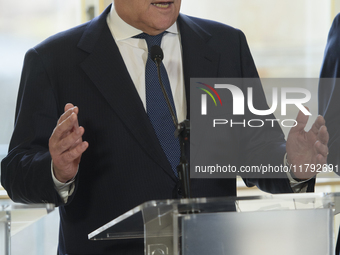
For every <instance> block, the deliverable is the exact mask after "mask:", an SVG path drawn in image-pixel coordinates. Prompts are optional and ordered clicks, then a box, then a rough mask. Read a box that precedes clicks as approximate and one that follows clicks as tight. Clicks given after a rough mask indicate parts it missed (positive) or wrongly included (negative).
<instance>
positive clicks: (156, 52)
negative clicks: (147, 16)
mask: <svg viewBox="0 0 340 255" xmlns="http://www.w3.org/2000/svg"><path fill="white" fill-rule="evenodd" d="M150 57H151V59H152V60H153V61H154V62H155V63H156V66H157V73H158V80H159V83H160V84H161V89H162V92H163V95H164V98H165V101H166V104H167V105H168V108H169V111H170V114H171V118H172V121H173V122H174V125H175V127H176V129H178V120H177V116H176V114H175V111H174V110H173V108H172V105H171V103H170V99H169V96H168V94H167V92H166V90H165V87H164V85H163V82H162V76H161V68H160V67H161V63H162V60H163V58H164V54H163V50H162V48H161V47H159V46H158V45H153V46H152V47H151V49H150Z"/></svg>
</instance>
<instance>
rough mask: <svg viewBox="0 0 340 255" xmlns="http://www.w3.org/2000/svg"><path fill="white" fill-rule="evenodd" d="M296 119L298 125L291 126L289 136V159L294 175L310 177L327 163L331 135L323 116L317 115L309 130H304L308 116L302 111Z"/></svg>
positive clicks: (301, 177)
mask: <svg viewBox="0 0 340 255" xmlns="http://www.w3.org/2000/svg"><path fill="white" fill-rule="evenodd" d="M296 121H297V125H296V126H295V127H293V128H291V130H290V132H289V134H288V138H287V144H286V150H287V159H288V162H289V164H290V165H291V173H292V174H293V177H295V178H298V179H309V178H312V177H313V176H315V175H316V174H317V173H318V172H321V171H322V167H325V166H326V164H327V155H328V146H327V143H328V139H329V135H328V131H327V128H326V126H325V119H324V118H323V117H322V116H318V117H317V119H316V120H315V122H314V124H313V126H312V128H311V129H310V130H309V131H308V132H306V131H305V130H304V129H305V127H306V124H307V121H308V116H306V115H304V114H303V113H302V112H301V111H300V112H299V113H298V116H297V118H296Z"/></svg>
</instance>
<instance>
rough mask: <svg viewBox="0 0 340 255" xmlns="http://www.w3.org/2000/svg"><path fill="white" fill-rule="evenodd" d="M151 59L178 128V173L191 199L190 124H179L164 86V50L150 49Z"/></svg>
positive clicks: (183, 187)
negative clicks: (188, 152)
mask: <svg viewBox="0 0 340 255" xmlns="http://www.w3.org/2000/svg"><path fill="white" fill-rule="evenodd" d="M150 57H151V59H152V60H153V61H154V62H155V63H156V66H157V73H158V80H159V83H160V85H161V89H162V92H163V95H164V98H165V101H166V104H167V105H168V108H169V110H170V113H171V117H172V120H173V122H174V125H175V127H176V131H175V134H174V135H175V136H176V137H178V138H179V142H180V147H181V159H180V163H179V165H178V166H177V172H178V177H179V179H180V182H181V186H182V189H183V197H184V198H191V188H190V186H191V185H190V173H189V164H188V162H187V159H186V155H185V151H186V149H185V141H187V139H188V136H189V135H188V134H189V132H190V124H189V121H188V120H185V121H183V122H182V123H180V124H178V120H177V116H176V114H175V112H174V110H173V108H172V105H171V103H170V99H169V96H168V94H167V92H166V90H165V87H164V85H163V82H162V76H161V68H160V67H161V63H162V60H163V58H164V55H163V50H162V49H161V47H159V46H158V45H153V46H152V47H151V49H150Z"/></svg>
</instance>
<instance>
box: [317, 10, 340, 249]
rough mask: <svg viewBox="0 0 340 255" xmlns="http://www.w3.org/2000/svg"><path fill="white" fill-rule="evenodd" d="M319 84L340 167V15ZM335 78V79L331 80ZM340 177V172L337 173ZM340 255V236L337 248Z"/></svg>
mask: <svg viewBox="0 0 340 255" xmlns="http://www.w3.org/2000/svg"><path fill="white" fill-rule="evenodd" d="M320 78H321V79H320V83H319V114H321V115H323V116H324V118H325V120H326V126H327V129H328V133H329V142H328V148H329V155H328V159H327V160H328V163H329V164H332V165H333V166H336V165H338V166H339V165H340V103H339V99H340V14H338V15H337V16H336V17H335V19H334V21H333V24H332V27H331V29H330V31H329V34H328V40H327V45H326V49H325V56H324V60H323V64H322V68H321V74H320ZM330 78H333V79H330ZM336 173H337V174H338V175H340V173H339V172H336ZM336 254H340V236H339V235H338V242H337V246H336Z"/></svg>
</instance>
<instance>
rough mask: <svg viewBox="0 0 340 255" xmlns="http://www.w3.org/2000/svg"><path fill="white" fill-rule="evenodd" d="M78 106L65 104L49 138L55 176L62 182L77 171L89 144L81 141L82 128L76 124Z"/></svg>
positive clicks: (70, 177)
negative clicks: (62, 112) (63, 110)
mask: <svg viewBox="0 0 340 255" xmlns="http://www.w3.org/2000/svg"><path fill="white" fill-rule="evenodd" d="M78 112H79V109H78V107H75V106H74V105H73V104H66V105H65V112H64V114H63V115H61V117H60V118H59V120H58V123H57V126H56V127H55V129H54V130H53V133H52V135H51V137H50V140H49V150H50V154H51V157H52V160H53V172H54V175H55V177H56V178H57V179H58V180H59V181H60V182H63V183H66V182H67V181H68V180H70V179H72V178H73V177H74V176H75V175H76V174H77V171H78V165H79V162H80V158H81V155H82V154H83V152H84V151H85V150H86V149H87V147H88V146H89V145H88V143H87V142H83V139H82V136H83V134H84V131H85V130H84V128H83V127H79V124H78Z"/></svg>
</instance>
